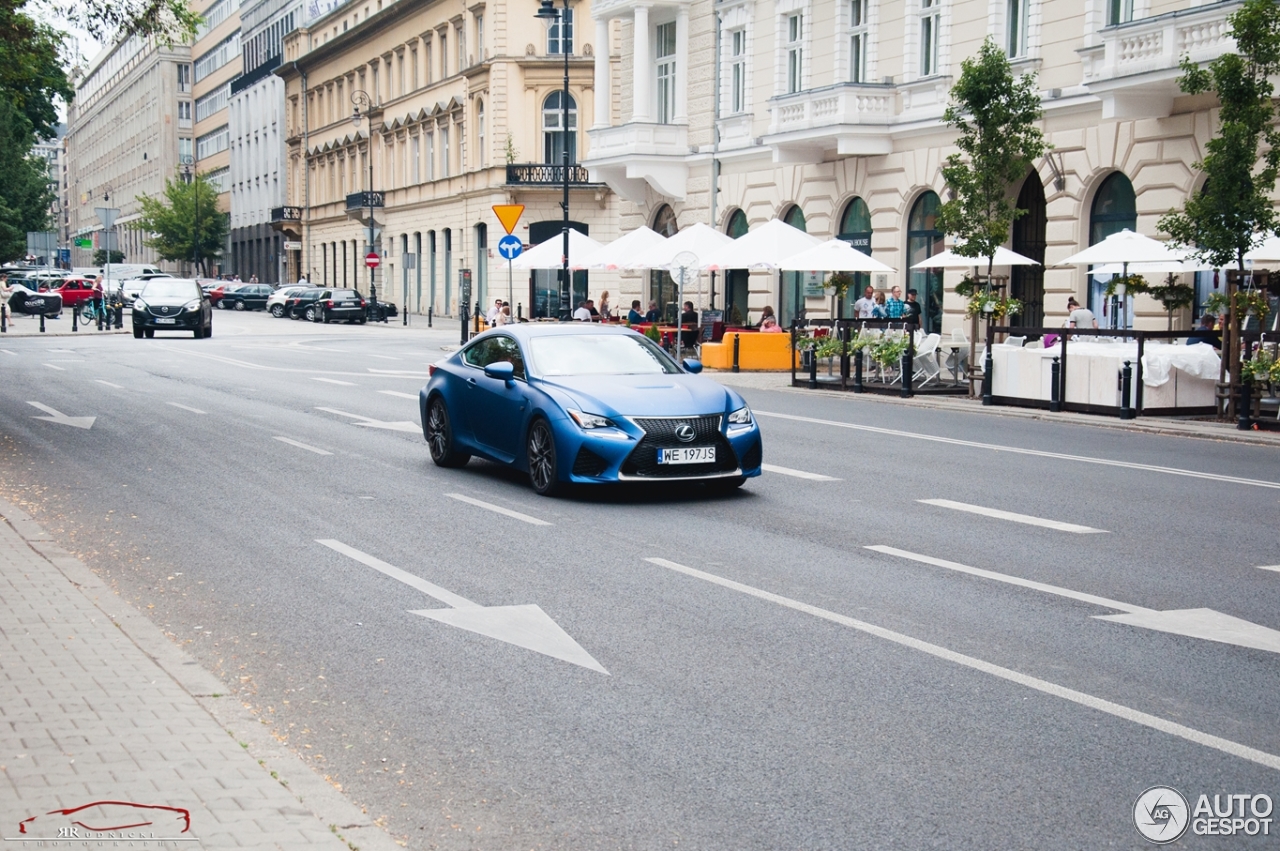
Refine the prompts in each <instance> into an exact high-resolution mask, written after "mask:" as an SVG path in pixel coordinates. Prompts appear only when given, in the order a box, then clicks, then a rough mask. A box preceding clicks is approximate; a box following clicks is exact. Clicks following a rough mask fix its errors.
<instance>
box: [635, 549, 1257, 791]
mask: <svg viewBox="0 0 1280 851" xmlns="http://www.w3.org/2000/svg"><path fill="white" fill-rule="evenodd" d="M645 561H647V562H649V563H651V564H656V565H658V566H659V567H665V568H669V569H670V570H674V571H676V572H678V573H683V574H685V575H686V576H692V577H693V578H695V579H701V580H703V581H704V582H710V583H712V584H714V585H719V586H721V587H724V588H729V589H731V590H733V591H738V592H741V593H743V594H747V595H749V596H752V597H756V598H758V599H761V600H767V601H769V602H770V603H777V604H778V605H779V606H785V607H786V608H788V609H794V610H795V611H798V612H804V613H805V614H808V615H812V616H814V617H816V618H822V619H823V620H825V621H830V622H832V623H837V624H840V625H841V626H847V627H849V628H850V629H856V630H858V631H859V632H864V633H866V634H868V635H874V636H875V637H877V638H882V639H884V640H886V641H892V642H893V643H894V644H899V645H901V646H903V647H908V648H910V649H912V650H916V651H919V652H921V653H927V654H929V655H930V656H933V657H936V658H938V659H942V660H945V661H947V662H952V663H954V664H957V665H962V666H964V667H966V668H971V669H973V670H975V671H981V672H982V673H984V674H990V675H991V676H993V677H999V678H1000V679H1002V680H1007V681H1008V682H1011V683H1016V684H1018V685H1021V686H1025V687H1027V688H1031V689H1035V690H1036V691H1039V692H1043V693H1044V694H1048V695H1052V696H1054V697H1059V698H1062V699H1063V700H1069V701H1071V702H1072V703H1076V704H1079V705H1080V706H1085V707H1088V708H1089V709H1096V710H1098V711H1099V712H1105V713H1107V714H1108V715H1112V716H1114V717H1116V718H1121V719H1123V720H1125V721H1132V722H1133V723H1135V724H1141V725H1142V726H1144V727H1150V728H1152V729H1153V730H1159V731H1160V732H1162V733H1168V734H1169V735H1171V736H1177V737H1178V738H1180V739H1185V740H1186V741H1188V742H1194V743H1195V744H1198V745H1203V746H1204V747H1207V748H1213V749H1215V750H1219V751H1222V752H1223V753H1226V754H1230V755H1231V756H1235V757H1239V758H1240V759H1246V760H1249V761H1250V762H1256V763H1257V764H1259V765H1264V766H1266V767H1267V768H1274V769H1276V770H1277V771H1280V756H1277V755H1275V754H1272V753H1267V752H1266V751H1261V750H1258V749H1257V748H1251V747H1249V746H1248V745H1242V744H1240V743H1239V742H1233V741H1231V740H1230V739H1224V738H1221V737H1219V736H1214V735H1212V734H1210V733H1205V732H1202V731H1200V730H1196V729H1194V728H1192V727H1187V726H1184V725H1182V724H1177V723H1175V722H1173V721H1168V720H1166V719H1164V718H1160V717H1159V716H1156V715H1150V714H1148V713H1146V712H1142V711H1140V710H1137V709H1132V708H1130V707H1128V706H1124V705H1123V704H1119V703H1113V702H1111V701H1110V700H1104V699H1103V698H1100V697H1094V696H1093V695H1091V694H1085V693H1084V692H1082V691H1076V690H1075V689H1071V688H1067V687H1066V686H1060V685H1058V684H1057V683H1051V682H1049V681H1048V680H1042V679H1040V678H1039V677H1033V676H1030V675H1028V674H1023V673H1019V672H1018V671H1014V670H1011V669H1009V668H1005V667H1002V666H1000V665H995V664H992V663H991V662H986V661H983V660H982V659H978V658H975V657H973V656H968V655H966V654H964V653H957V652H956V651H954V650H948V649H947V648H945V647H940V646H939V645H937V644H930V643H929V642H927V641H921V640H920V639H918V638H912V637H911V636H909V635H904V634H903V633H900V632H894V631H893V630H891V629H885V628H884V627H881V626H876V625H875V624H871V623H867V622H866V621H859V620H854V619H853V618H851V617H847V616H845V615H841V614H837V613H836V612H831V611H828V610H826V609H820V608H818V607H817V606H811V605H809V604H808V603H802V602H800V601H799V600H793V599H791V598H790V597H783V596H781V595H779V594H774V593H772V592H769V591H764V590H762V589H760V588H753V587H752V586H750V585H744V584H742V583H741V582H735V581H733V580H732V579H725V578H724V577H722V576H716V575H715V574H712V573H704V572H703V571H701V570H696V569H694V568H692V567H685V566H684V565H682V564H676V563H675V562H674V561H667V560H666V559H663V558H647V559H645Z"/></svg>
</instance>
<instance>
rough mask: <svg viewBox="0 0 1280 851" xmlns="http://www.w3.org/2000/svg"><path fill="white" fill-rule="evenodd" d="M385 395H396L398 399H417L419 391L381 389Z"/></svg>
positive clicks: (380, 391)
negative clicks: (405, 391) (407, 391)
mask: <svg viewBox="0 0 1280 851" xmlns="http://www.w3.org/2000/svg"><path fill="white" fill-rule="evenodd" d="M378 392H379V393H381V394H382V395H384V396H395V397H396V398H397V399H414V400H417V398H418V394H417V393H401V392H400V391H399V390H379V391H378Z"/></svg>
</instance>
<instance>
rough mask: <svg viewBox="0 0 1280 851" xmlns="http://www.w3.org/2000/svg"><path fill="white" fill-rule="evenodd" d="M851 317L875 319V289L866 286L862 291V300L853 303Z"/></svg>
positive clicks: (868, 285)
mask: <svg viewBox="0 0 1280 851" xmlns="http://www.w3.org/2000/svg"><path fill="white" fill-rule="evenodd" d="M853 315H854V316H856V317H858V318H859V319H875V316H876V289H875V287H873V286H871V285H870V284H867V288H866V289H865V290H863V291H862V298H860V299H858V300H857V301H855V302H854V303H853Z"/></svg>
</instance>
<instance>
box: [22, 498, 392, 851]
mask: <svg viewBox="0 0 1280 851" xmlns="http://www.w3.org/2000/svg"><path fill="white" fill-rule="evenodd" d="M0 516H3V518H4V520H3V522H0V849H3V851H8V849H11V848H12V849H19V848H48V847H68V848H72V847H74V848H79V847H92V848H97V847H100V844H99V841H98V840H102V842H101V847H117V844H116V843H113V842H109V841H107V839H108V838H110V837H109V836H105V835H102V834H94V833H91V832H88V831H86V829H85V828H84V827H76V826H75V821H76V820H77V819H80V820H82V821H83V822H84V823H87V824H89V825H91V826H93V827H99V828H101V827H120V828H123V829H122V830H120V831H117V835H119V834H134V835H135V836H137V835H138V834H143V835H145V836H147V837H151V836H155V837H162V838H168V837H174V838H176V839H177V840H181V841H168V842H158V841H156V840H155V839H148V840H147V841H146V842H142V841H138V840H136V839H135V841H134V842H126V841H121V842H119V847H147V848H179V849H186V850H187V851H195V850H196V849H200V851H204V850H205V849H224V848H235V849H246V848H247V849H279V851H295V849H323V851H349V849H352V848H357V847H358V848H360V849H362V851H392V849H395V851H398V849H399V848H400V847H401V846H400V845H399V844H398V843H397V842H394V841H393V840H392V839H391V838H390V837H389V836H388V835H387V834H386V833H385V832H383V831H382V830H381V829H380V828H379V827H377V826H375V825H373V824H372V823H371V821H370V818H369V816H367V815H365V814H364V813H363V812H361V810H360V808H358V807H357V806H355V805H354V804H352V803H351V802H350V801H348V800H347V799H346V798H345V797H343V796H342V795H341V794H340V793H339V792H338V791H337V790H336V789H334V788H333V787H332V786H330V785H329V784H328V783H327V782H325V780H324V779H322V778H321V777H320V776H319V775H317V774H315V773H314V772H313V771H312V770H311V769H310V768H308V767H307V765H306V764H305V763H304V762H303V761H302V760H301V759H300V758H299V757H297V756H296V755H294V754H293V753H292V752H290V751H288V750H287V749H285V748H283V747H282V746H280V745H279V743H277V742H276V741H275V740H274V739H273V738H272V737H271V736H270V735H269V733H268V730H267V727H266V726H265V725H264V723H263V722H260V721H259V720H258V719H257V718H255V717H254V716H253V715H251V714H250V713H249V712H248V710H247V709H246V708H245V707H244V706H242V705H241V704H240V703H239V702H238V701H236V700H235V698H234V697H231V696H220V695H222V694H223V693H224V692H226V691H228V688H227V687H226V686H224V685H223V684H222V683H220V682H219V681H218V680H217V679H216V678H215V677H214V676H213V675H212V674H210V673H208V672H206V671H204V670H203V669H201V668H200V667H199V666H198V664H197V663H196V662H195V661H194V660H192V659H191V658H190V657H189V656H188V655H187V654H186V653H185V652H183V651H182V650H181V649H179V648H178V647H177V645H175V644H173V643H172V642H170V641H169V640H168V639H167V638H166V637H165V636H164V635H163V633H161V632H160V630H159V629H158V628H157V627H156V626H155V625H154V624H152V623H151V622H150V621H149V620H148V619H147V618H146V617H145V616H143V615H142V614H140V613H139V612H137V611H136V610H134V609H133V608H132V607H131V606H129V605H128V604H126V603H124V602H123V601H122V600H120V598H119V597H117V596H116V595H115V594H114V593H113V592H112V591H111V589H110V588H108V587H107V586H106V585H105V583H103V582H102V580H101V579H99V578H98V577H97V575H96V574H94V573H93V572H91V571H90V570H88V569H87V568H86V567H85V566H84V565H83V564H81V563H80V562H79V561H78V560H76V559H75V558H73V557H71V556H70V555H69V554H68V553H67V552H66V551H65V550H63V549H61V548H60V547H58V546H57V545H56V544H55V543H53V541H52V540H51V539H50V538H49V537H48V536H47V535H46V534H45V533H44V532H43V531H42V530H41V529H40V528H39V526H37V525H36V523H35V521H33V520H32V519H31V518H30V517H29V516H28V515H26V514H25V513H23V512H22V511H20V510H18V509H16V508H14V507H13V506H10V505H9V504H7V503H4V502H2V501H0ZM96 802H115V803H107V804H101V805H99V806H96V807H90V808H88V809H86V810H84V811H83V812H82V813H79V814H76V815H64V814H58V813H51V811H54V810H60V809H72V808H79V807H84V806H86V805H89V804H94V803H96ZM127 804H142V805H149V807H152V809H139V808H137V807H130V806H127ZM155 807H165V808H178V809H180V810H187V811H189V813H190V821H189V830H188V831H187V832H182V829H183V825H184V824H185V822H184V821H183V819H182V814H181V813H180V812H178V811H177V809H154V808H155ZM32 817H35V820H34V821H29V822H27V823H26V824H25V825H22V823H23V822H24V821H25V820H27V819H30V818H32ZM147 822H151V824H149V825H147V826H134V827H127V828H126V827H124V826H127V825H139V824H143V823H147ZM24 826H25V829H26V834H25V836H24V835H23V834H22V833H21V832H20V831H21V830H22V828H23V827H24ZM72 830H75V831H77V834H76V835H78V837H79V838H80V839H79V841H75V842H67V841H66V839H65V838H66V837H67V836H68V835H70V834H69V833H68V831H72ZM59 837H62V838H63V841H61V842H58V843H56V844H53V843H49V842H44V843H40V842H39V841H37V839H38V838H49V839H56V838H59ZM85 837H90V838H91V839H92V841H85Z"/></svg>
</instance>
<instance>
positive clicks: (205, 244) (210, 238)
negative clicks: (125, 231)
mask: <svg viewBox="0 0 1280 851" xmlns="http://www.w3.org/2000/svg"><path fill="white" fill-rule="evenodd" d="M164 199H165V200H163V201H162V200H160V199H157V198H151V197H148V196H145V195H140V196H138V203H139V204H140V205H141V206H142V216H141V217H140V218H139V219H138V220H137V222H136V224H135V225H134V226H135V227H137V228H138V229H139V230H143V231H146V232H148V233H150V234H151V236H150V237H149V238H148V239H147V240H146V245H147V247H149V248H154V249H155V250H156V252H157V253H158V254H159V255H160V256H161V257H162V258H164V259H165V260H191V261H194V260H195V259H196V258H197V257H199V259H200V266H201V270H202V271H203V268H204V264H205V263H206V262H207V261H208V260H209V259H210V258H213V257H220V256H221V255H222V247H223V245H224V244H225V243H226V240H227V227H228V224H227V217H226V216H225V215H223V214H222V213H221V212H220V211H219V210H218V190H217V188H216V187H214V185H213V184H212V183H210V182H209V178H208V177H207V176H206V175H203V174H200V175H196V177H194V178H193V179H192V181H191V182H190V183H186V182H184V181H181V180H166V181H165V184H164Z"/></svg>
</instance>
